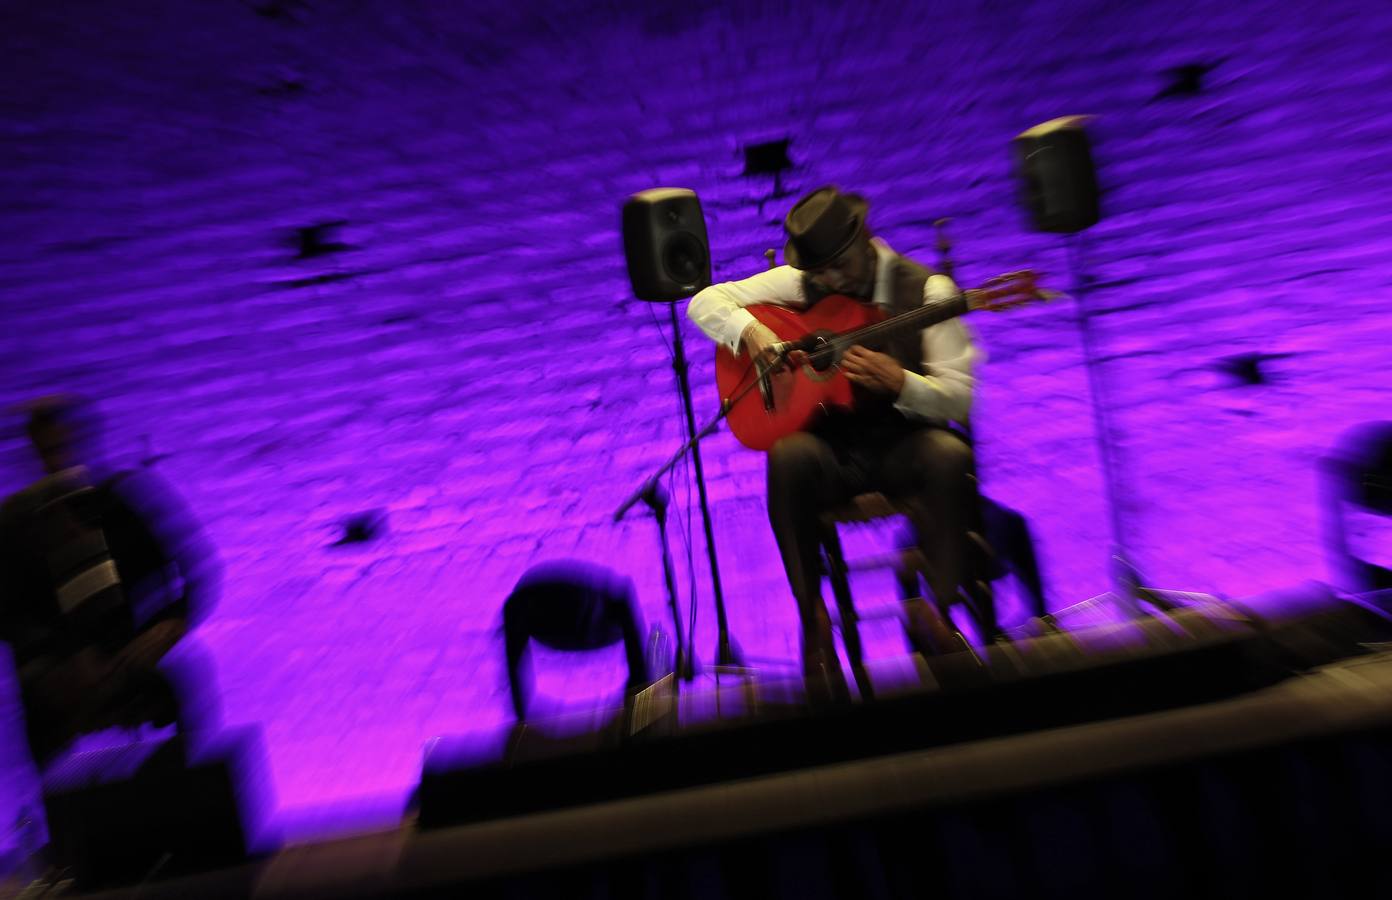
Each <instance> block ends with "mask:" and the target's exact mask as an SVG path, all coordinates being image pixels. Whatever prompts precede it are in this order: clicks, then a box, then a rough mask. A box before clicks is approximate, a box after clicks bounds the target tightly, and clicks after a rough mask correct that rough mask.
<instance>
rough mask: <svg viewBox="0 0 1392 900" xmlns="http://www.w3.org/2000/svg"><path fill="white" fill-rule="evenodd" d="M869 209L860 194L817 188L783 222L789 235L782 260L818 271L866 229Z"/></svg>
mask: <svg viewBox="0 0 1392 900" xmlns="http://www.w3.org/2000/svg"><path fill="white" fill-rule="evenodd" d="M869 206H870V204H869V203H867V202H866V201H865V198H864V197H862V196H860V195H859V194H843V193H841V192H840V191H839V190H837V189H836V187H835V186H833V185H827V186H826V187H820V188H817V189H816V190H815V191H813V192H812V193H810V194H808V195H807V196H806V197H803V198H802V199H801V200H799V201H798V202H797V205H795V206H794V207H793V208H792V209H790V210H788V217H787V218H786V219H784V220H783V230H784V231H786V232H787V233H788V242H787V243H786V244H784V245H783V258H784V259H786V260H787V261H788V265H790V266H792V267H793V268H794V269H816V268H819V267H821V266H824V265H826V264H827V263H830V262H832V261H834V260H835V259H836V258H837V257H838V256H840V255H841V254H843V253H845V252H846V251H847V250H848V249H850V246H851V244H853V243H855V239H856V238H857V237H859V236H860V233H861V232H862V231H863V230H864V229H865V210H866V209H867V208H869Z"/></svg>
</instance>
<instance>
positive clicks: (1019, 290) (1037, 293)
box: [966, 269, 1063, 312]
mask: <svg viewBox="0 0 1392 900" xmlns="http://www.w3.org/2000/svg"><path fill="white" fill-rule="evenodd" d="M966 294H967V308H968V309H970V310H973V311H975V310H985V311H987V312H1002V311H1004V310H1007V309H1013V308H1014V307H1016V306H1025V305H1026V304H1030V303H1047V302H1049V301H1050V300H1057V299H1058V298H1059V297H1062V296H1063V294H1062V293H1060V292H1059V291H1051V290H1048V289H1047V288H1043V287H1040V285H1039V273H1038V272H1036V271H1034V270H1033V269H1021V270H1020V271H1018V272H1004V273H1002V274H1000V275H997V276H995V277H994V278H991V279H988V280H987V281H986V282H984V283H983V284H982V285H981V287H979V288H971V289H969V290H968V291H967V292H966Z"/></svg>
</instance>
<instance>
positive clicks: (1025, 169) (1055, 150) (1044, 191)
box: [1010, 116, 1100, 234]
mask: <svg viewBox="0 0 1392 900" xmlns="http://www.w3.org/2000/svg"><path fill="white" fill-rule="evenodd" d="M1088 118H1089V117H1088V116H1064V117H1062V118H1058V119H1051V120H1049V121H1048V122H1044V123H1042V124H1039V125H1036V126H1034V127H1033V128H1031V129H1029V130H1028V131H1025V132H1023V133H1022V134H1020V135H1019V136H1018V137H1016V138H1015V140H1013V141H1011V144H1010V147H1011V153H1012V154H1013V156H1014V160H1015V171H1016V174H1017V175H1018V176H1019V178H1020V185H1021V191H1020V194H1021V200H1022V201H1023V203H1024V205H1025V209H1026V210H1027V211H1028V213H1029V216H1030V224H1031V225H1033V226H1034V228H1035V229H1036V230H1038V231H1052V232H1056V233H1059V234H1073V233H1075V232H1078V231H1082V230H1083V229H1084V228H1088V227H1090V226H1092V225H1096V224H1097V220H1098V219H1099V218H1100V214H1099V211H1098V204H1097V173H1096V170H1095V169H1094V168H1093V164H1092V148H1091V145H1090V143H1089V141H1088V135H1087V132H1086V131H1085V130H1083V124H1084V123H1085V122H1086V121H1087V119H1088Z"/></svg>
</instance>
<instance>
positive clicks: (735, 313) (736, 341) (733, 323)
mask: <svg viewBox="0 0 1392 900" xmlns="http://www.w3.org/2000/svg"><path fill="white" fill-rule="evenodd" d="M757 321H759V320H758V319H756V318H754V316H753V314H752V313H750V312H748V311H746V310H743V309H732V310H730V316H729V318H727V319H726V320H725V346H727V347H729V348H730V352H731V353H733V354H735V355H736V356H739V353H740V335H742V334H744V329H746V328H748V327H749V323H750V322H757Z"/></svg>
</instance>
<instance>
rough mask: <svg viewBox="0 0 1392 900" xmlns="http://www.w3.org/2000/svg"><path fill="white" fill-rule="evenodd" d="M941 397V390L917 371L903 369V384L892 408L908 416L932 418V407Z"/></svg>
mask: <svg viewBox="0 0 1392 900" xmlns="http://www.w3.org/2000/svg"><path fill="white" fill-rule="evenodd" d="M941 398H942V392H941V391H939V390H938V389H937V388H935V387H933V385H932V384H931V383H930V382H929V381H928V379H926V378H924V377H923V376H922V375H920V374H918V373H917V372H910V371H909V370H908V369H905V370H904V386H903V387H901V388H900V389H899V399H897V400H895V401H894V408H895V409H897V410H899V411H900V412H901V413H904V414H905V415H908V416H913V417H915V418H919V419H931V418H934V417H935V416H934V413H933V409H934V407H936V406H937V405H938V404H939V402H940V401H941Z"/></svg>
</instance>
